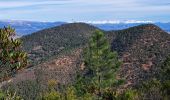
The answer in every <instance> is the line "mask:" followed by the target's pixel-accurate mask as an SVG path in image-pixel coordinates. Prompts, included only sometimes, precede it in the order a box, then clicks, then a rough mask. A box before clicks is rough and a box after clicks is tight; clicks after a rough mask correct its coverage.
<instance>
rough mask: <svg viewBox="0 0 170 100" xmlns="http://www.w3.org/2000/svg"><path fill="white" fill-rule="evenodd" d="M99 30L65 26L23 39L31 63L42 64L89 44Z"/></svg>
mask: <svg viewBox="0 0 170 100" xmlns="http://www.w3.org/2000/svg"><path fill="white" fill-rule="evenodd" d="M96 29H97V28H96V27H94V26H91V25H88V24H84V23H72V24H64V25H61V26H58V27H53V28H49V29H45V30H41V31H38V32H36V33H33V34H31V35H27V36H24V37H22V40H23V48H24V50H26V51H27V52H28V53H29V54H30V60H31V63H37V62H38V63H40V62H42V61H45V60H48V59H49V58H51V57H53V56H54V57H55V56H57V55H59V54H61V53H66V52H68V51H71V50H72V49H74V48H78V47H80V46H82V45H84V44H86V43H87V40H88V38H89V37H90V36H91V34H92V33H93V32H94V31H95V30H96Z"/></svg>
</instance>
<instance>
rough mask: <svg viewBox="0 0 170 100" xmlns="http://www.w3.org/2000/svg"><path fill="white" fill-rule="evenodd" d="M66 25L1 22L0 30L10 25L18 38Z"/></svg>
mask: <svg viewBox="0 0 170 100" xmlns="http://www.w3.org/2000/svg"><path fill="white" fill-rule="evenodd" d="M64 23H65V22H33V21H15V20H14V21H13V20H7V21H6V20H5V21H0V28H2V27H4V26H9V25H10V26H11V27H13V28H15V30H16V32H17V35H18V36H23V35H27V34H31V33H33V32H36V31H39V30H42V29H45V28H50V27H53V26H59V25H62V24H64Z"/></svg>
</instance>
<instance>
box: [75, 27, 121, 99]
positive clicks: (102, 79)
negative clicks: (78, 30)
mask: <svg viewBox="0 0 170 100" xmlns="http://www.w3.org/2000/svg"><path fill="white" fill-rule="evenodd" d="M84 63H85V67H86V70H87V72H86V74H85V75H84V76H83V78H82V77H81V79H80V78H79V79H80V80H79V83H78V84H79V85H80V86H79V89H85V90H87V91H86V92H90V93H93V94H94V93H95V94H96V96H97V98H98V99H102V98H103V97H104V96H103V95H104V92H105V91H110V90H111V89H112V87H114V83H115V82H116V77H115V73H116V71H117V69H118V68H119V66H120V64H121V62H120V61H119V60H118V55H117V53H116V52H112V51H111V49H110V45H109V42H108V41H107V39H106V38H105V36H104V33H103V32H101V31H99V30H97V31H96V32H95V33H94V35H93V36H92V38H91V39H90V41H89V44H88V46H87V48H86V49H85V50H84ZM81 86H83V88H80V87H81Z"/></svg>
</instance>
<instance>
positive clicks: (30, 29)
mask: <svg viewBox="0 0 170 100" xmlns="http://www.w3.org/2000/svg"><path fill="white" fill-rule="evenodd" d="M66 23H69V22H36V21H17V20H1V21H0V27H1V28H2V27H4V26H8V25H10V26H12V27H13V28H15V29H16V32H17V35H18V36H23V35H27V34H31V33H34V32H37V31H39V30H42V29H46V28H51V27H55V26H60V25H62V24H66ZM84 23H88V24H91V25H93V26H95V27H97V28H99V29H102V30H105V31H110V30H122V29H126V28H129V27H133V26H137V25H141V24H146V23H153V24H155V25H157V26H159V27H160V28H162V29H163V30H164V31H166V32H170V27H169V26H170V23H168V22H167V23H161V22H150V21H124V22H123V21H122V22H120V21H111V22H110V21H96V22H94V21H93V22H91V21H87V22H84Z"/></svg>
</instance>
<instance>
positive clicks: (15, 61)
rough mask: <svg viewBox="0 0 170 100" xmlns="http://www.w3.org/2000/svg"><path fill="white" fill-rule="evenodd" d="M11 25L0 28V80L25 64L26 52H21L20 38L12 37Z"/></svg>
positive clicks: (13, 32) (13, 34)
mask: <svg viewBox="0 0 170 100" xmlns="http://www.w3.org/2000/svg"><path fill="white" fill-rule="evenodd" d="M14 36H15V30H14V29H12V28H11V27H4V28H2V29H0V70H1V71H0V75H1V77H0V80H1V81H2V80H3V78H5V77H6V76H8V75H10V74H11V73H13V72H15V71H16V70H18V69H21V68H22V67H25V66H26V65H27V54H26V53H25V52H23V51H22V50H21V49H20V47H21V44H22V42H21V40H20V39H14Z"/></svg>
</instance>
